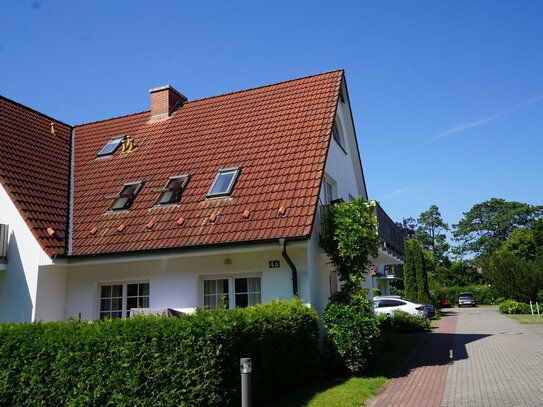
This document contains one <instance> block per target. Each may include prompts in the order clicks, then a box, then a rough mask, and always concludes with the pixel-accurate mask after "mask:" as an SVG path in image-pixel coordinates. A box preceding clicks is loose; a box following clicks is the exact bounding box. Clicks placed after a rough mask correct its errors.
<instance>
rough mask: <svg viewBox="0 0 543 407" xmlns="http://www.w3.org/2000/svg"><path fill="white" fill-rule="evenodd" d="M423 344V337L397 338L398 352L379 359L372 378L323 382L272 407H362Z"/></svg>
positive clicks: (293, 394) (383, 354) (281, 400)
mask: <svg viewBox="0 0 543 407" xmlns="http://www.w3.org/2000/svg"><path fill="white" fill-rule="evenodd" d="M421 340H422V336H420V335H397V336H395V337H394V341H393V342H394V348H393V349H391V350H390V351H388V352H384V353H382V354H380V355H379V357H378V360H379V362H380V363H379V366H377V368H376V371H375V373H373V374H372V375H371V376H369V377H351V378H345V379H331V378H323V379H320V380H317V381H315V382H313V383H311V384H310V385H308V386H305V387H303V388H301V389H299V390H297V391H296V392H294V393H291V394H288V395H286V396H285V397H283V398H281V399H279V400H275V401H273V402H272V403H270V404H269V407H271V406H273V407H329V406H342V407H358V406H360V405H361V404H363V403H364V402H365V401H366V400H368V399H369V398H370V397H372V396H374V395H376V394H377V393H378V392H379V389H380V388H381V387H382V386H383V384H385V382H386V381H387V378H390V377H393V375H394V373H395V372H396V371H397V370H398V369H399V368H400V367H401V366H402V364H403V363H404V361H405V360H406V359H407V357H408V356H409V354H410V353H411V352H412V351H413V349H415V347H416V346H417V345H418V344H419V342H420V341H421Z"/></svg>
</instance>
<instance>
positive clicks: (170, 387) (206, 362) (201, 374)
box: [0, 301, 319, 406]
mask: <svg viewBox="0 0 543 407" xmlns="http://www.w3.org/2000/svg"><path fill="white" fill-rule="evenodd" d="M241 357H251V358H252V362H253V374H252V385H253V389H252V396H253V400H254V401H255V402H258V401H259V400H266V399H269V398H272V397H273V396H276V395H278V394H280V393H283V392H284V391H287V390H290V389H292V388H295V387H297V386H299V385H301V384H303V383H304V382H306V381H308V380H309V379H311V378H312V377H313V376H314V375H315V373H316V372H317V371H318V369H317V367H318V359H319V345H318V327H317V315H316V313H315V311H314V310H312V309H310V308H307V307H305V306H304V305H302V304H301V303H300V302H298V301H293V302H284V301H276V302H273V303H272V304H262V305H258V306H256V307H250V308H246V309H235V310H231V311H224V310H217V311H211V312H208V311H199V312H197V313H196V314H195V315H187V316H183V317H180V318H165V317H152V316H151V317H138V318H134V319H127V320H121V319H117V320H107V321H95V322H67V323H66V322H58V323H34V324H1V325H0V405H2V406H4V405H5V406H11V405H17V406H52V405H59V406H64V405H68V406H80V405H85V406H89V405H93V406H151V405H152V406H171V405H182V406H183V405H184V406H193V405H206V406H224V405H233V404H239V388H240V371H239V359H240V358H241Z"/></svg>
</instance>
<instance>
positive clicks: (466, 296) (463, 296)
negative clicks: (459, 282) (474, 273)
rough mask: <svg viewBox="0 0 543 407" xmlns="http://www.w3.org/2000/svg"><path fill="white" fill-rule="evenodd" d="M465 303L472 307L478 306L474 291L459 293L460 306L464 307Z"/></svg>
mask: <svg viewBox="0 0 543 407" xmlns="http://www.w3.org/2000/svg"><path fill="white" fill-rule="evenodd" d="M464 305H469V306H471V307H475V306H477V304H476V303H475V298H474V297H473V294H472V293H460V294H458V306H459V307H463V306H464Z"/></svg>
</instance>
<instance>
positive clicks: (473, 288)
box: [444, 285, 498, 305]
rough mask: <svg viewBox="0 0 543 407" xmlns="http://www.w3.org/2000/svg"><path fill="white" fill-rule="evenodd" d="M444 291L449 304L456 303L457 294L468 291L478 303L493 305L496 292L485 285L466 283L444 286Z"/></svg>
mask: <svg viewBox="0 0 543 407" xmlns="http://www.w3.org/2000/svg"><path fill="white" fill-rule="evenodd" d="M444 290H445V292H446V293H447V296H448V298H449V303H450V304H451V305H457V304H458V294H460V293H463V292H470V293H472V294H473V296H474V297H475V302H476V303H477V304H478V305H493V304H496V300H497V299H498V298H497V297H496V294H495V293H494V291H493V290H492V289H491V287H488V286H486V285H468V286H465V287H460V286H454V287H445V288H444Z"/></svg>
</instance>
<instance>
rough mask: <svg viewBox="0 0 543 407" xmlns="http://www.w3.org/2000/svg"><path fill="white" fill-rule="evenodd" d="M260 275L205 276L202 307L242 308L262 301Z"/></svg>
mask: <svg viewBox="0 0 543 407" xmlns="http://www.w3.org/2000/svg"><path fill="white" fill-rule="evenodd" d="M261 280H262V279H261V277H224V278H213V279H211V278H209V279H208V278H205V279H204V281H203V307H204V309H217V308H226V309H232V308H244V307H248V306H251V305H256V304H260V303H261V302H262V288H261Z"/></svg>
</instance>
